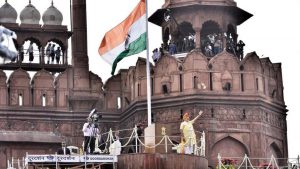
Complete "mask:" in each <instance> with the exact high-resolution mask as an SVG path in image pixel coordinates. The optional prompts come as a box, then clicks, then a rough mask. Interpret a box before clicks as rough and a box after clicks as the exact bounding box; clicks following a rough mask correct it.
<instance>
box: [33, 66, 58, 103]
mask: <svg viewBox="0 0 300 169" xmlns="http://www.w3.org/2000/svg"><path fill="white" fill-rule="evenodd" d="M31 86H32V92H33V93H32V94H33V105H34V106H44V107H53V106H55V101H56V94H55V89H54V77H53V75H52V74H51V73H50V72H48V71H46V70H44V69H42V70H40V71H38V72H37V73H36V74H35V75H34V76H33V78H32V81H31Z"/></svg>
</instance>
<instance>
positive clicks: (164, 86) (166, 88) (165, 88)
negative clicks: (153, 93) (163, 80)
mask: <svg viewBox="0 0 300 169" xmlns="http://www.w3.org/2000/svg"><path fill="white" fill-rule="evenodd" d="M162 89H163V92H164V94H167V93H168V86H167V85H166V84H164V85H162Z"/></svg>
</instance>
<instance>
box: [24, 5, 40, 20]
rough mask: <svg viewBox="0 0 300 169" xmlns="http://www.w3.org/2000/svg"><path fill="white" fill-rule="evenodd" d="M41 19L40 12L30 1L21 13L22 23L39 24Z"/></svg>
mask: <svg viewBox="0 0 300 169" xmlns="http://www.w3.org/2000/svg"><path fill="white" fill-rule="evenodd" d="M40 19H41V14H40V12H39V11H38V10H37V9H36V8H35V7H34V6H33V5H32V4H31V3H29V4H28V5H27V6H26V7H25V8H24V9H23V10H22V11H21V14H20V20H21V24H23V23H25V24H39V22H40Z"/></svg>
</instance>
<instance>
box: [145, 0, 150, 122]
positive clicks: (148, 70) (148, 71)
mask: <svg viewBox="0 0 300 169" xmlns="http://www.w3.org/2000/svg"><path fill="white" fill-rule="evenodd" d="M145 3H146V19H147V20H146V41H147V42H146V43H147V46H146V47H147V60H146V72H147V114H148V126H150V125H151V84H150V62H149V38H148V0H145Z"/></svg>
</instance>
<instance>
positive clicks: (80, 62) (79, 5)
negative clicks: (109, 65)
mask: <svg viewBox="0 0 300 169" xmlns="http://www.w3.org/2000/svg"><path fill="white" fill-rule="evenodd" d="M72 13H73V17H72V23H73V25H72V28H73V30H72V31H73V36H72V54H73V57H72V65H73V66H74V73H73V77H74V89H89V87H90V86H89V79H88V78H89V65H88V64H89V60H88V55H87V24H86V22H87V21H86V0H72Z"/></svg>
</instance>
